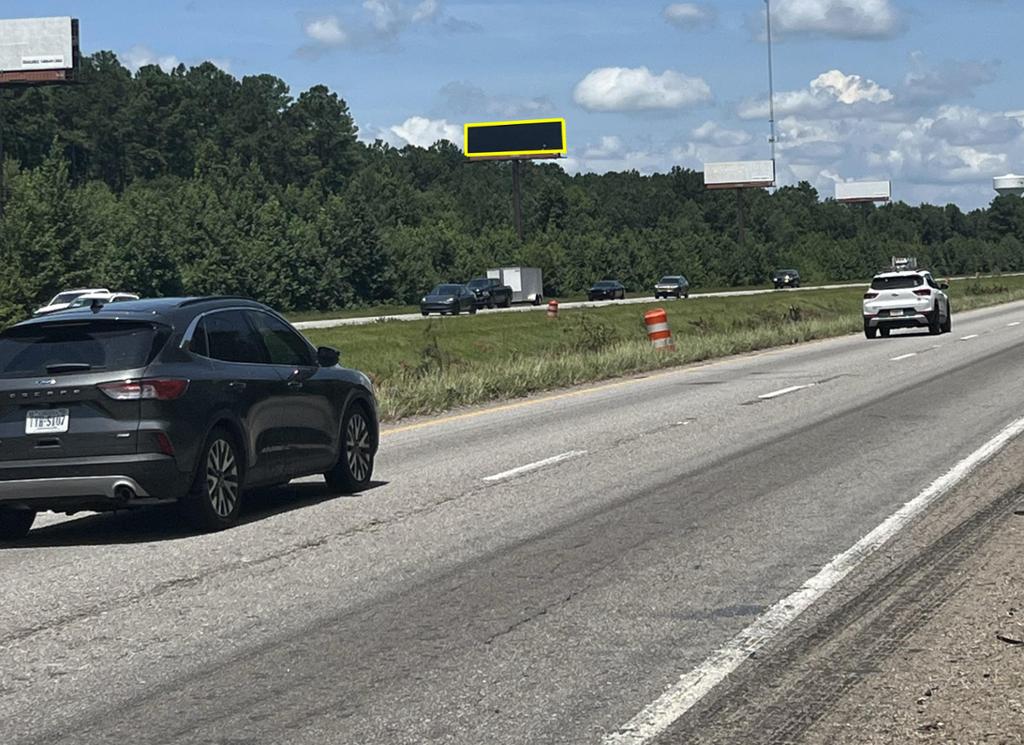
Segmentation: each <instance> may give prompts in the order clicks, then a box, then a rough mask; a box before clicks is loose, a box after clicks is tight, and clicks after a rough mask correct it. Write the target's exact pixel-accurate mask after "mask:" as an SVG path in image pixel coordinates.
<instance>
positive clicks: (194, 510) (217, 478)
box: [182, 427, 243, 530]
mask: <svg viewBox="0 0 1024 745" xmlns="http://www.w3.org/2000/svg"><path fill="white" fill-rule="evenodd" d="M242 477H243V472H242V460H241V458H240V457H239V450H238V445H236V444H235V438H234V437H233V436H232V435H231V433H230V432H228V431H227V430H226V429H223V428H221V427H217V428H216V429H214V430H213V432H211V433H210V436H209V437H208V438H207V439H206V445H205V447H204V448H203V451H202V456H201V458H200V460H199V467H198V468H197V469H196V480H195V482H194V483H193V484H192V490H191V491H190V492H189V494H188V496H186V497H185V499H184V500H183V501H182V508H183V511H184V513H185V517H186V519H188V521H189V522H190V523H192V524H193V525H195V526H196V527H197V528H199V529H200V530H223V529H225V528H230V527H231V526H232V525H234V524H235V523H237V522H238V515H239V513H240V512H241V508H242V488H243V478H242Z"/></svg>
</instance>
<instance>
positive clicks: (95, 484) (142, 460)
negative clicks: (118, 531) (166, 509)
mask: <svg viewBox="0 0 1024 745" xmlns="http://www.w3.org/2000/svg"><path fill="white" fill-rule="evenodd" d="M190 481H191V478H190V474H187V473H183V472H181V471H180V470H179V469H178V467H177V464H176V463H175V460H174V458H172V457H171V456H167V455H162V454H159V453H142V454H138V455H127V456H107V457H95V458H61V459H53V460H32V461H8V462H0V504H3V505H5V506H18V507H27V508H30V509H34V510H57V511H62V510H84V509H91V510H105V509H106V510H109V509H117V508H122V507H132V506H143V505H147V504H156V503H159V502H168V501H174V500H177V499H180V498H181V497H183V496H185V494H186V493H187V492H188V489H189V486H190Z"/></svg>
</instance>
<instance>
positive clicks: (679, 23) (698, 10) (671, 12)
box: [661, 3, 715, 29]
mask: <svg viewBox="0 0 1024 745" xmlns="http://www.w3.org/2000/svg"><path fill="white" fill-rule="evenodd" d="M661 15H662V17H663V18H664V19H665V20H666V21H667V22H669V23H671V24H672V25H673V26H676V27H678V28H683V29H692V28H696V27H698V26H705V25H710V24H712V23H714V22H715V9H714V8H712V7H710V6H707V5H703V4H698V3H672V4H671V5H667V6H665V10H663V11H662V12H661Z"/></svg>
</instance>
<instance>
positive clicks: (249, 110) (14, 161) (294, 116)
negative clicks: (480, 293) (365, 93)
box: [0, 52, 1024, 323]
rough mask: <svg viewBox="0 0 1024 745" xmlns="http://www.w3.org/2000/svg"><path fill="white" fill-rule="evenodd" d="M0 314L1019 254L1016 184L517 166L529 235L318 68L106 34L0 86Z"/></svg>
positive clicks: (1010, 266)
mask: <svg viewBox="0 0 1024 745" xmlns="http://www.w3.org/2000/svg"><path fill="white" fill-rule="evenodd" d="M0 127H2V137H3V142H4V146H5V156H6V157H5V160H4V162H3V164H2V167H3V169H4V176H5V178H4V184H5V186H4V190H3V194H0V197H2V198H3V202H4V206H5V209H4V215H3V218H2V220H0V266H2V267H3V271H2V272H0V323H6V322H9V321H11V320H14V319H16V318H21V317H24V314H25V312H26V311H27V310H28V309H30V308H31V307H32V306H34V305H36V304H38V303H39V302H41V301H42V300H44V299H46V298H47V297H49V296H50V295H52V294H53V293H54V292H56V291H57V290H59V289H61V288H64V287H69V286H106V287H110V288H111V289H119V290H120V289H124V290H133V291H136V292H139V293H141V294H144V295H165V296H166V295H193V294H207V293H217V294H237V295H246V296H251V297H254V298H257V299H260V300H263V301H264V302H267V303H270V304H271V305H273V306H275V307H278V308H280V309H283V310H309V309H335V308H343V307H352V306H357V305H367V304H379V303H408V302H414V301H416V300H417V299H418V298H419V297H420V296H421V295H422V294H423V292H424V290H425V289H427V288H428V287H429V286H430V285H432V284H434V283H436V282H439V281H455V280H466V279H468V278H470V277H471V276H474V275H478V274H480V273H482V272H483V271H484V270H485V269H487V268H488V267H493V266H498V265H527V266H539V267H541V268H542V269H543V270H544V276H545V285H546V287H545V293H546V294H547V295H549V296H551V297H558V296H560V295H563V296H564V295H566V294H571V293H576V292H579V291H581V290H583V289H584V288H586V287H587V286H589V284H590V283H591V282H593V281H595V280H597V279H602V278H606V277H608V278H616V279H620V280H621V281H623V282H624V283H625V284H626V286H627V287H628V288H630V289H632V290H640V289H644V288H647V287H649V286H650V285H651V283H652V282H653V281H654V280H656V279H657V278H658V277H659V276H661V275H663V274H675V273H682V274H686V275H687V276H688V277H689V278H690V279H691V282H692V283H693V284H694V285H696V286H705V287H707V286H738V285H746V284H756V283H761V282H764V281H765V279H766V277H767V275H768V274H770V272H771V271H772V270H773V269H776V268H780V267H783V266H784V267H787V268H788V267H795V268H797V269H799V270H800V272H801V274H802V275H803V277H804V280H805V282H808V281H825V280H845V279H858V278H864V277H868V276H870V275H871V274H872V273H873V272H875V271H877V270H878V268H879V267H881V266H882V265H884V264H885V263H887V262H888V259H889V257H890V256H893V255H915V256H917V257H918V258H919V260H921V261H922V262H924V263H926V264H927V265H928V266H930V267H932V268H933V269H934V270H935V271H936V272H937V273H940V274H968V273H974V272H989V271H1009V270H1024V200H1021V199H1017V198H1014V197H998V198H996V199H995V200H994V201H993V202H992V204H991V205H990V206H989V207H988V208H986V209H978V210H973V211H970V212H964V211H962V210H960V209H959V208H958V207H957V206H956V205H953V204H949V205H946V206H933V205H927V204H925V205H921V206H919V207H911V206H909V205H906V204H903V203H895V204H889V205H885V206H882V207H876V206H873V205H856V206H849V205H840V204H837V203H835V202H834V201H832V200H822V199H821V198H820V195H819V194H818V193H817V192H816V191H815V189H814V188H813V187H811V186H810V185H809V184H807V183H801V184H799V185H797V186H794V187H783V188H780V189H777V190H776V191H775V192H774V193H769V192H767V191H763V190H750V191H747V192H745V193H744V196H743V210H744V219H743V222H744V223H745V226H746V230H745V231H744V232H745V235H744V236H743V240H742V242H741V241H740V235H739V233H738V229H737V224H738V217H739V215H738V213H737V210H738V209H739V208H740V200H739V199H738V198H737V196H736V194H735V193H733V192H718V191H707V190H705V189H704V187H703V181H702V176H701V174H700V173H698V172H695V171H691V170H687V169H684V168H673V169H672V170H671V171H670V172H668V173H663V174H654V175H651V176H645V175H641V174H639V173H637V172H635V171H629V172H619V173H606V174H600V175H598V174H579V175H575V176H572V175H569V174H567V173H566V172H564V171H563V170H562V169H561V168H559V167H558V166H557V165H555V164H552V163H534V164H525V166H526V167H525V168H524V169H523V198H524V204H523V214H524V224H525V240H524V241H523V242H522V243H520V242H519V241H518V240H517V238H516V235H515V233H514V231H513V229H512V226H511V173H510V166H509V164H507V163H494V162H491V163H472V164H470V163H467V162H466V159H465V158H464V157H463V156H462V154H461V152H460V151H459V149H458V148H457V147H455V146H454V145H452V144H451V143H447V142H442V143H438V144H436V145H434V146H432V147H430V148H420V147H413V146H408V147H404V148H400V149H398V148H394V147H391V146H389V145H388V144H386V143H384V142H380V141H377V142H374V143H372V144H368V143H364V142H361V141H360V140H359V139H358V138H357V135H358V130H357V127H356V125H355V122H354V120H353V117H352V115H351V113H350V111H349V109H348V106H347V104H346V103H345V101H344V100H343V99H342V98H341V97H339V96H338V95H337V94H336V93H334V92H332V91H330V90H329V89H328V88H326V87H325V86H314V87H312V88H310V89H309V90H307V91H304V92H302V93H300V94H299V95H298V97H293V96H292V95H291V93H290V91H289V88H288V86H287V85H286V84H285V83H284V81H282V80H280V79H279V78H276V77H274V76H271V75H255V76H246V77H243V78H241V79H238V78H235V77H234V76H232V75H230V74H228V73H226V72H224V71H223V70H221V69H219V68H218V67H216V66H215V65H213V64H211V63H204V64H201V65H198V66H194V67H185V66H183V65H182V66H179V67H177V68H176V69H174V70H172V71H171V72H169V73H168V72H164V71H163V70H161V69H160V68H159V67H156V66H148V67H143V68H141V69H140V70H139V71H138V72H136V73H134V74H133V73H131V72H130V71H129V70H128V69H127V68H125V67H124V66H123V65H121V63H120V62H119V61H118V60H117V58H116V56H115V55H114V54H113V53H111V52H100V53H97V54H94V55H92V56H89V57H86V58H84V59H83V63H82V70H81V75H80V83H79V84H77V85H74V86H67V87H59V88H57V87H54V88H31V89H23V90H18V91H12V90H3V91H0Z"/></svg>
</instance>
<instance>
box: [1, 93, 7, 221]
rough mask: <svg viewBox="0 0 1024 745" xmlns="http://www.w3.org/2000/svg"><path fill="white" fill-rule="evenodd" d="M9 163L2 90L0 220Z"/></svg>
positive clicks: (5, 200)
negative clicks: (5, 150) (5, 142)
mask: <svg viewBox="0 0 1024 745" xmlns="http://www.w3.org/2000/svg"><path fill="white" fill-rule="evenodd" d="M6 165H7V161H6V160H5V155H4V95H3V91H2V90H0V220H3V219H4V206H5V205H6V204H7V180H6V175H7V168H6Z"/></svg>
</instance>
